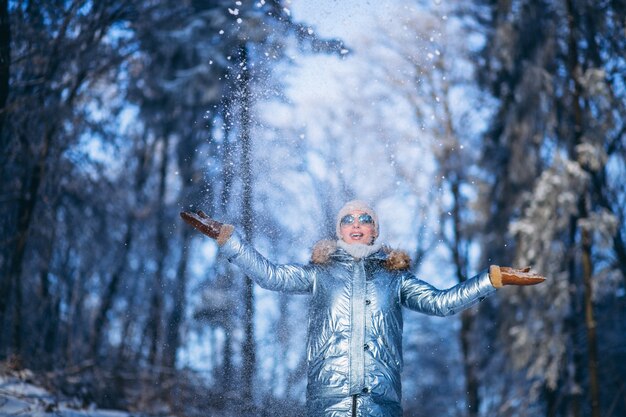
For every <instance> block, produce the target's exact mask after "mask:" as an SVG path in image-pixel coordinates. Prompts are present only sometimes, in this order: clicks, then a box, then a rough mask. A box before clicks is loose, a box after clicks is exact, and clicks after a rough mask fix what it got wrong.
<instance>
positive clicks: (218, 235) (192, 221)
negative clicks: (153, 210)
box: [180, 211, 235, 246]
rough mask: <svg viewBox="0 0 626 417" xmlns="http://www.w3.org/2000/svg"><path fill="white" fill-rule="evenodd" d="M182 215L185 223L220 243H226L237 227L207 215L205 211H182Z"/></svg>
mask: <svg viewBox="0 0 626 417" xmlns="http://www.w3.org/2000/svg"><path fill="white" fill-rule="evenodd" d="M180 217H182V218H183V220H184V221H185V223H187V224H189V225H191V226H193V227H195V228H196V229H198V230H199V231H201V232H202V233H204V234H205V235H207V236H208V237H210V238H211V239H215V240H217V243H218V245H220V246H221V245H223V244H224V243H226V241H227V240H228V238H229V237H230V235H232V234H233V230H235V228H234V227H233V226H232V225H230V224H225V223H220V222H218V221H215V220H213V219H212V218H210V217H209V216H207V215H206V214H205V213H204V212H203V211H198V212H196V213H193V212H190V211H181V212H180Z"/></svg>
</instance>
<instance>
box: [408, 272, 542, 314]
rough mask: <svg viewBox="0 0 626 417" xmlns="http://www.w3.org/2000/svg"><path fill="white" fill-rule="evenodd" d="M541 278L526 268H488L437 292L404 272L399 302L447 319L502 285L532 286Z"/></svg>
mask: <svg viewBox="0 0 626 417" xmlns="http://www.w3.org/2000/svg"><path fill="white" fill-rule="evenodd" d="M543 281H545V278H544V277H543V276H541V275H539V274H536V273H534V272H530V268H521V269H518V268H511V267H500V266H497V265H491V267H489V269H485V270H484V271H482V272H480V273H479V274H478V275H476V276H475V277H473V278H470V279H468V280H466V281H463V282H461V283H460V284H457V285H455V286H454V287H451V288H448V289H446V290H440V289H437V288H435V287H433V286H432V285H430V284H428V283H427V282H424V281H422V280H420V279H418V278H416V277H415V276H414V275H413V274H410V273H407V274H406V275H404V276H403V277H402V283H401V285H400V300H401V302H402V305H404V306H405V307H407V308H409V309H411V310H415V311H419V312H422V313H426V314H431V315H435V316H450V315H452V314H456V313H458V312H460V311H463V310H465V309H467V308H469V307H471V306H473V305H475V304H477V303H479V302H480V301H482V300H483V299H484V298H485V297H487V296H488V295H490V294H493V293H494V292H495V291H496V288H500V287H502V286H504V285H535V284H539V283H541V282H543Z"/></svg>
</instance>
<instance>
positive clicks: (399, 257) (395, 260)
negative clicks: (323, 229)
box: [311, 239, 411, 271]
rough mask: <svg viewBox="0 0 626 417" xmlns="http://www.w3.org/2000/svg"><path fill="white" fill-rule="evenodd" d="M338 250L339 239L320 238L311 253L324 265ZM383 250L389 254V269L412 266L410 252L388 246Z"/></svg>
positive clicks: (312, 258)
mask: <svg viewBox="0 0 626 417" xmlns="http://www.w3.org/2000/svg"><path fill="white" fill-rule="evenodd" d="M336 250H337V241H335V240H330V239H326V240H320V241H319V242H317V243H316V244H315V246H313V251H312V253H311V262H312V263H314V264H318V265H323V264H325V263H327V262H328V261H329V260H330V255H332V254H333V253H334V252H335V251H336ZM383 250H384V251H385V253H386V254H387V260H386V261H385V263H384V265H385V268H386V269H387V270H389V271H403V270H406V269H409V267H410V266H411V257H410V256H409V254H408V253H407V252H405V251H402V250H394V249H391V248H388V247H383Z"/></svg>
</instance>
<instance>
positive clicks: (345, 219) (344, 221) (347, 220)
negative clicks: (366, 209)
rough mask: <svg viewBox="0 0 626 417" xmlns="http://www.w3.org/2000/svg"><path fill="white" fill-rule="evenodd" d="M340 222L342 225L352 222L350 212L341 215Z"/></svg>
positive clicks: (352, 218) (352, 217)
mask: <svg viewBox="0 0 626 417" xmlns="http://www.w3.org/2000/svg"><path fill="white" fill-rule="evenodd" d="M340 223H341V224H342V225H344V224H352V223H354V216H353V215H352V214H347V215H345V216H343V217H342V218H341V222H340Z"/></svg>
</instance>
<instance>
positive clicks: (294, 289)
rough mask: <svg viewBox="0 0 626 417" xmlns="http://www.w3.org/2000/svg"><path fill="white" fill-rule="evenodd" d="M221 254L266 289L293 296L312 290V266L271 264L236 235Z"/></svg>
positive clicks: (222, 248) (225, 245)
mask: <svg viewBox="0 0 626 417" xmlns="http://www.w3.org/2000/svg"><path fill="white" fill-rule="evenodd" d="M220 251H221V252H222V253H223V254H224V255H225V256H226V257H227V258H228V261H229V262H231V263H233V264H235V265H237V266H238V267H239V268H241V269H242V270H243V271H244V272H245V274H246V275H248V276H249V277H250V278H252V279H253V280H254V282H256V283H257V284H258V285H260V286H261V287H263V288H265V289H268V290H272V291H280V292H286V293H295V294H304V293H309V292H312V291H313V282H314V278H315V267H314V266H302V265H295V264H285V265H276V264H273V263H272V262H270V261H269V260H267V259H266V258H265V257H264V256H263V255H261V254H260V253H259V252H257V251H256V250H255V249H254V248H253V247H252V246H251V245H250V244H248V243H246V242H244V241H243V240H242V239H241V238H240V237H239V235H238V234H237V233H236V232H235V233H233V234H232V235H231V236H230V238H229V239H228V240H227V241H226V242H225V243H224V245H223V246H221V247H220Z"/></svg>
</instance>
